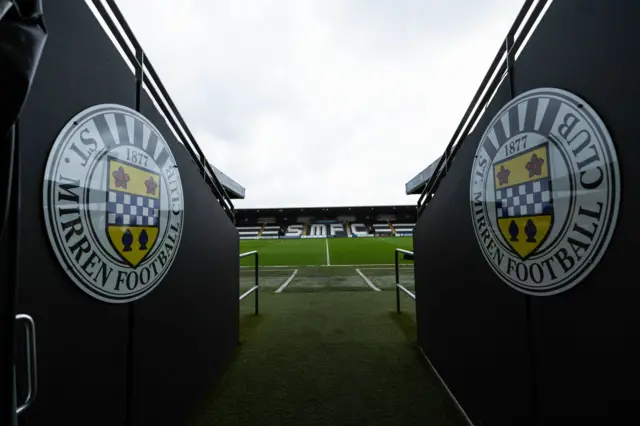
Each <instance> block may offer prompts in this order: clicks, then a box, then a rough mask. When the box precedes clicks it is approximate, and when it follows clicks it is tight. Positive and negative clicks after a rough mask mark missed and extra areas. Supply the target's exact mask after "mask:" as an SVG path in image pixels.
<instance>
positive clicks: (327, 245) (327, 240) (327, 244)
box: [324, 238, 331, 266]
mask: <svg viewBox="0 0 640 426" xmlns="http://www.w3.org/2000/svg"><path fill="white" fill-rule="evenodd" d="M324 243H325V245H326V247H327V266H331V258H330V257H329V239H328V238H327V239H326V240H324Z"/></svg>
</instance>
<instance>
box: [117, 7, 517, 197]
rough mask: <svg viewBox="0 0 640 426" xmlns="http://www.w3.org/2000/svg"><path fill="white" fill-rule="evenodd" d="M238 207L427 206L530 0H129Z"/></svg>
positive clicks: (154, 58) (151, 54)
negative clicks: (418, 186)
mask: <svg viewBox="0 0 640 426" xmlns="http://www.w3.org/2000/svg"><path fill="white" fill-rule="evenodd" d="M117 3H118V5H119V6H120V8H121V9H122V12H123V13H124V15H125V17H126V18H127V21H128V22H129V24H130V25H131V27H132V28H133V31H134V32H135V34H136V35H137V37H138V39H139V40H140V42H141V44H142V46H143V48H144V49H145V51H146V53H147V56H148V58H149V59H150V60H151V62H152V63H153V65H154V67H155V68H156V70H157V71H158V73H159V74H160V77H161V79H162V80H163V82H164V84H165V86H166V87H167V89H168V90H169V93H170V94H171V96H172V98H173V100H174V101H175V102H176V104H177V106H178V108H179V110H180V111H181V113H182V115H183V116H184V118H185V119H186V121H187V123H188V125H189V127H190V128H191V130H192V131H193V133H194V135H195V137H196V138H197V140H198V143H199V144H200V146H201V147H202V148H203V150H204V152H205V154H206V155H207V157H208V159H209V161H210V162H211V163H212V164H214V165H215V166H216V167H218V168H219V169H220V170H222V171H223V172H224V173H226V174H227V175H229V176H230V177H231V178H233V179H234V180H235V181H237V182H238V183H240V184H241V185H243V186H244V187H245V188H246V195H247V196H246V199H245V200H238V201H236V202H234V204H235V206H236V208H247V207H311V206H358V205H373V204H375V205H390V204H413V203H415V202H416V199H417V197H416V196H407V195H405V192H404V185H405V183H406V182H407V181H408V180H409V179H411V178H412V177H414V176H415V175H416V174H418V173H419V172H420V171H421V170H422V169H424V168H425V167H426V166H428V165H429V164H430V163H431V162H432V161H434V160H435V159H436V158H437V157H438V156H440V155H441V154H442V152H443V150H444V148H445V146H446V145H447V143H448V142H449V140H450V138H451V136H452V134H453V132H454V130H455V128H456V126H457V124H458V122H459V121H460V119H461V118H462V115H463V114H464V111H465V109H466V108H467V106H468V104H469V102H470V100H471V98H472V97H473V95H474V93H475V91H476V89H477V87H478V85H479V83H480V81H481V80H482V78H483V76H484V74H485V73H486V71H487V69H488V67H489V65H490V63H491V61H492V59H493V57H494V55H495V53H496V52H497V50H498V48H499V45H500V43H501V42H502V40H503V38H504V36H505V35H506V32H507V31H508V29H509V27H510V26H511V24H512V22H513V20H514V19H515V17H516V15H517V13H518V11H519V9H520V8H521V6H522V3H523V1H522V0H290V1H287V0H224V1H219V0H180V1H175V0H118V1H117Z"/></svg>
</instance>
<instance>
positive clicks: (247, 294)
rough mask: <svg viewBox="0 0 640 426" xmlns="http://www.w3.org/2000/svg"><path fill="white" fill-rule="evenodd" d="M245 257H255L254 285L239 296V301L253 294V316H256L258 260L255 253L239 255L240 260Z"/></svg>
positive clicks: (258, 291) (258, 282)
mask: <svg viewBox="0 0 640 426" xmlns="http://www.w3.org/2000/svg"><path fill="white" fill-rule="evenodd" d="M247 256H255V284H254V285H253V287H251V288H250V289H249V290H247V291H245V292H244V293H243V294H242V295H241V296H240V301H241V302H242V299H244V298H246V297H247V296H249V295H250V294H251V293H255V295H256V298H255V301H256V302H255V303H256V306H255V314H256V315H258V294H259V293H260V281H259V276H258V270H259V259H258V252H257V251H255V250H254V251H248V252H246V253H242V254H240V259H242V258H243V257H247Z"/></svg>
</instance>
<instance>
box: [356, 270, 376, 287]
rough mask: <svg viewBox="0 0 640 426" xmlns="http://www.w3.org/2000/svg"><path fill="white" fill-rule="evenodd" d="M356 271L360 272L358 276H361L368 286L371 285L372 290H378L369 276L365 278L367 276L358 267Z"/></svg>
mask: <svg viewBox="0 0 640 426" xmlns="http://www.w3.org/2000/svg"><path fill="white" fill-rule="evenodd" d="M356 272H357V273H358V274H360V276H361V277H362V279H363V280H364V282H365V283H367V284H369V287H371V288H372V289H373V290H374V291H380V289H379V288H378V287H376V286H375V285H373V283H372V282H371V280H370V279H369V278H367V276H366V275H365V274H363V273H362V272H360V269H356Z"/></svg>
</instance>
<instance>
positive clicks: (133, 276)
mask: <svg viewBox="0 0 640 426" xmlns="http://www.w3.org/2000/svg"><path fill="white" fill-rule="evenodd" d="M182 197H183V196H182V183H181V181H180V174H179V173H178V169H177V165H176V162H175V159H174V158H173V155H172V153H171V149H170V147H169V145H168V144H167V142H166V141H165V140H164V139H163V138H162V135H161V134H160V132H159V131H158V130H157V129H156V128H155V127H154V126H153V124H152V123H151V122H150V121H149V120H147V119H146V118H145V117H144V116H142V115H141V114H139V113H137V112H136V111H134V110H131V109H129V108H126V107H123V106H120V105H97V106H94V107H91V108H89V109H87V110H85V111H83V112H81V113H80V114H78V115H77V116H75V117H73V118H72V119H71V120H70V121H69V123H68V124H67V125H66V126H65V128H64V129H63V130H62V131H61V133H60V135H59V136H58V138H57V139H56V141H55V143H54V145H53V148H52V150H51V153H50V155H49V160H48V162H47V167H46V171H45V182H44V187H43V201H44V216H45V224H46V226H47V232H48V234H49V239H50V241H51V245H52V247H53V250H54V252H55V254H56V256H57V258H58V260H59V261H60V263H61V264H62V265H63V267H64V270H65V272H66V273H67V274H68V275H69V277H70V278H71V279H72V280H73V281H74V283H75V284H76V285H77V286H78V287H80V288H81V289H82V290H83V291H85V292H86V293H88V294H89V295H91V296H93V297H95V298H97V299H99V300H102V301H105V302H109V303H124V302H130V301H133V300H136V299H139V298H141V297H143V296H145V295H146V294H148V293H149V292H150V291H152V290H153V289H154V288H155V287H156V286H157V285H158V284H159V283H160V282H161V281H162V279H163V278H164V276H165V275H166V274H167V272H168V271H169V269H170V267H171V265H172V263H173V260H174V258H175V256H176V253H177V250H178V246H179V244H180V237H181V234H182V226H183V214H184V211H183V205H184V202H183V199H182Z"/></svg>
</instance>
